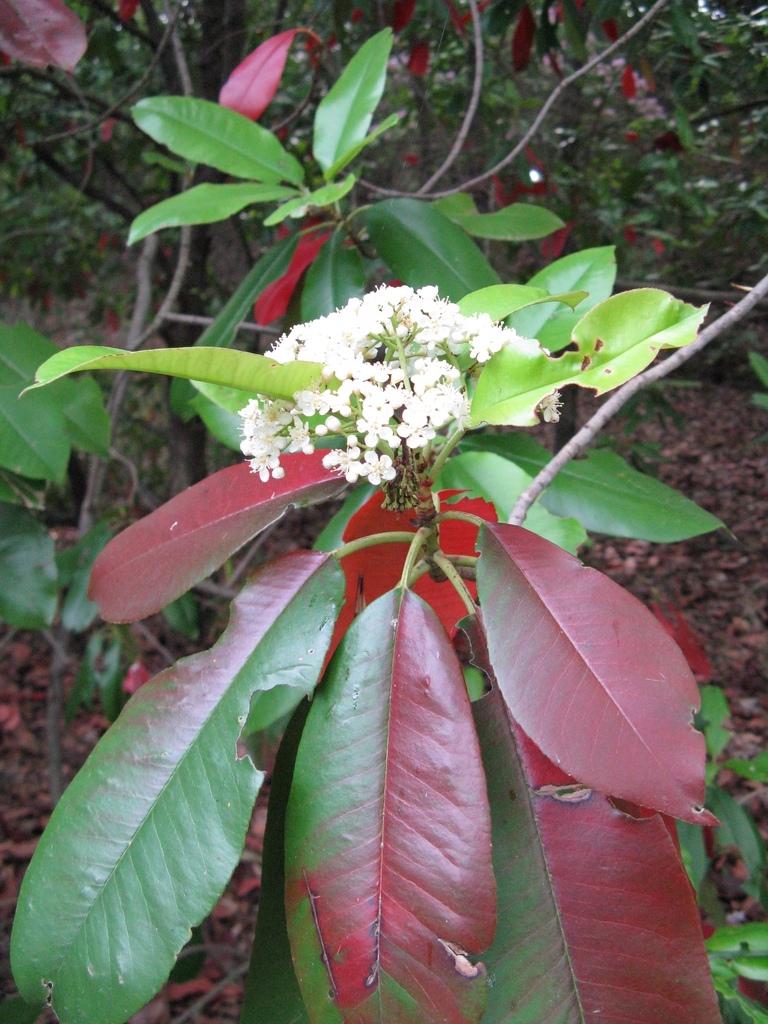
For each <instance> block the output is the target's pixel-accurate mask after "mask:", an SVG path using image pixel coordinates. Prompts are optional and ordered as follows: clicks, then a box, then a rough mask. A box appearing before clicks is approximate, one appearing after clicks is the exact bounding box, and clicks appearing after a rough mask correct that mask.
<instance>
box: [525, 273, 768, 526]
mask: <svg viewBox="0 0 768 1024" xmlns="http://www.w3.org/2000/svg"><path fill="white" fill-rule="evenodd" d="M764 295H768V274H766V275H765V277H763V278H762V279H761V280H760V281H758V283H757V284H756V285H755V287H754V288H753V289H752V291H750V292H749V293H748V294H747V295H745V296H744V298H743V299H742V300H741V302H738V303H736V305H735V306H732V307H731V309H729V310H728V312H727V313H723V315H722V316H721V317H718V319H717V320H715V322H714V323H711V324H710V325H709V327H706V328H705V329H704V330H703V331H702V332H701V334H700V335H699V336H698V338H697V339H696V341H694V342H693V344H691V345H687V346H686V347H685V348H681V349H678V350H677V352H675V353H674V355H671V356H669V358H668V359H665V360H664V362H662V363H658V364H657V365H656V366H653V367H651V369H650V370H646V371H645V373H641V374H639V375H638V376H637V377H633V379H632V380H630V381H628V382H627V383H626V384H625V385H624V386H623V387H621V388H619V390H618V391H617V392H616V393H615V394H613V395H612V396H611V397H610V398H609V399H608V401H607V402H604V403H603V405H601V406H600V408H599V409H598V410H597V412H596V413H595V415H594V416H592V417H591V419H589V420H588V421H587V422H586V423H585V424H584V426H583V427H582V428H581V430H579V431H578V432H577V433H576V434H574V435H573V437H572V438H571V440H570V441H569V442H568V443H567V444H566V445H564V446H563V447H562V448H561V449H560V451H559V452H558V453H557V455H555V456H554V457H553V458H552V459H551V460H550V461H549V462H548V463H547V464H546V466H545V467H544V468H543V469H542V470H541V472H539V473H538V474H537V475H536V476H535V477H534V479H533V481H532V482H531V483H530V484H529V485H528V487H526V489H525V490H524V491H523V493H522V494H521V495H520V497H519V498H518V499H517V502H516V503H515V507H514V509H513V510H512V515H511V516H510V517H509V522H510V523H512V525H513V526H520V525H522V523H523V522H524V521H525V517H526V515H527V514H528V510H529V509H530V507H531V505H532V504H533V503H534V501H536V499H537V498H538V496H539V495H540V494H541V492H542V491H543V490H544V489H545V488H546V487H548V486H549V485H550V484H551V483H552V481H553V480H554V479H555V477H556V476H557V474H558V473H559V472H560V470H561V469H562V468H563V466H565V465H567V464H568V463H569V462H570V461H571V459H573V458H575V457H576V456H577V455H579V454H580V453H581V452H582V451H583V450H584V449H585V448H586V447H587V445H588V444H590V443H591V442H592V440H593V439H594V437H595V435H596V434H597V433H598V432H599V431H600V430H602V429H603V427H604V426H605V424H606V423H607V422H608V421H609V420H610V419H611V418H612V417H613V416H615V415H616V413H617V412H618V411H619V409H621V407H622V406H623V405H625V404H626V403H627V402H628V401H629V399H630V398H632V396H633V395H636V394H637V392H638V391H641V390H642V389H643V388H644V387H647V385H648V384H652V383H654V381H657V380H661V378H662V377H666V376H667V374H670V373H672V371H673V370H676V369H677V368H678V366H682V365H683V363H685V362H687V361H688V360H689V359H690V358H691V357H692V356H695V355H696V353H697V352H700V351H701V350H702V349H703V348H704V346H705V345H708V344H709V342H710V341H712V339H713V338H716V337H717V336H718V335H719V334H722V332H723V331H724V330H726V329H727V328H728V327H732V326H733V325H734V324H736V323H738V322H739V320H742V319H743V318H744V317H745V316H746V315H747V313H749V312H750V310H752V309H754V307H755V306H756V305H757V304H758V302H759V301H760V299H761V298H762V297H763V296H764Z"/></svg>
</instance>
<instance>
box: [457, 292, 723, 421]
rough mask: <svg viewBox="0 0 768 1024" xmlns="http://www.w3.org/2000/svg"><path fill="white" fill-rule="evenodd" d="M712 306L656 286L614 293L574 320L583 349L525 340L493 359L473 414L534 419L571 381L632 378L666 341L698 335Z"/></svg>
mask: <svg viewBox="0 0 768 1024" xmlns="http://www.w3.org/2000/svg"><path fill="white" fill-rule="evenodd" d="M707 309H708V307H707V306H702V307H700V308H696V307H695V306H689V305H687V304H686V303H684V302H681V301H680V299H675V298H673V297H672V296H671V295H669V293H668V292H663V291H660V290H658V289H656V288H638V289H637V290H636V291H631V292H622V293H621V294H619V295H614V296H612V297H611V298H609V299H606V300H605V301H604V302H601V303H600V304H599V305H598V306H595V307H594V308H593V309H591V310H590V311H589V312H588V313H587V314H586V315H585V316H584V317H582V319H581V320H580V321H579V322H578V324H577V325H576V326H575V327H574V329H573V332H572V335H571V338H572V340H573V342H574V344H575V346H576V350H575V351H570V352H566V353H564V354H563V355H561V356H559V357H551V356H549V355H548V354H547V352H545V351H544V350H543V349H542V347H541V345H540V344H537V343H536V342H533V341H530V340H528V339H525V338H521V339H518V341H516V342H515V343H513V344H511V345H508V346H507V347H506V348H504V349H502V350H501V352H497V353H496V355H494V356H493V357H492V358H491V360H490V362H489V363H488V364H487V365H486V367H485V369H484V370H483V372H482V373H481V374H480V378H479V379H478V382H477V388H476V389H475V396H474V398H473V400H472V421H473V423H475V424H480V423H512V424H514V425H515V426H521V427H525V426H534V425H535V424H536V423H538V417H537V415H536V409H537V408H538V405H539V403H540V402H541V401H542V400H543V399H544V398H547V397H548V396H550V395H552V394H554V392H555V391H556V390H557V389H558V388H562V387H563V386H564V385H566V384H578V385H579V387H583V388H592V389H593V390H594V392H595V394H597V395H602V394H603V393H604V392H605V391H611V390H612V389H613V388H616V387H619V385H621V384H624V383H626V381H628V380H630V379H631V378H632V377H634V376H636V375H637V374H638V373H640V372H641V370H644V369H645V367H646V366H648V364H649V363H651V362H652V361H653V360H654V359H655V358H656V356H657V354H658V353H659V352H660V351H661V350H662V349H665V348H680V347H681V346H683V345H690V344H691V342H693V341H695V340H696V335H697V333H698V329H699V326H700V325H701V322H702V320H703V319H704V317H705V316H706V313H707Z"/></svg>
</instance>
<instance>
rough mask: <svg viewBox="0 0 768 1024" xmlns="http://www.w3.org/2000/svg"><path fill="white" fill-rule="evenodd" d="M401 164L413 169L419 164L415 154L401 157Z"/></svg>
mask: <svg viewBox="0 0 768 1024" xmlns="http://www.w3.org/2000/svg"><path fill="white" fill-rule="evenodd" d="M403 162H404V163H406V164H408V166H409V167H415V166H416V164H417V163H418V162H419V158H418V156H417V154H416V153H406V154H405V156H404V157H403Z"/></svg>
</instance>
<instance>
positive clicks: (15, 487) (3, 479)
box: [0, 469, 45, 511]
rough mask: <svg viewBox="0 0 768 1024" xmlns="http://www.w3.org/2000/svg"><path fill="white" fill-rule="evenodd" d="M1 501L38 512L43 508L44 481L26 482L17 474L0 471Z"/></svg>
mask: <svg viewBox="0 0 768 1024" xmlns="http://www.w3.org/2000/svg"><path fill="white" fill-rule="evenodd" d="M1 501H5V502H7V503H8V504H9V505H23V506H24V508H28V509H36V510H37V511H39V510H40V509H42V508H43V507H44V506H45V480H28V479H26V478H25V477H23V476H19V475H18V474H17V473H9V472H8V470H6V469H0V502H1Z"/></svg>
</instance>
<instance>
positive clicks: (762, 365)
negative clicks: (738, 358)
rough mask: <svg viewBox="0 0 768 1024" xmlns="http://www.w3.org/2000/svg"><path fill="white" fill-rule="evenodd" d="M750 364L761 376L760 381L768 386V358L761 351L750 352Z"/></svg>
mask: <svg viewBox="0 0 768 1024" xmlns="http://www.w3.org/2000/svg"><path fill="white" fill-rule="evenodd" d="M749 365H750V366H751V367H752V369H753V370H754V371H755V373H756V374H757V376H758V377H759V378H760V383H761V384H765V386H766V387H767V388H768V359H766V358H765V356H761V355H760V353H759V352H750V353H749Z"/></svg>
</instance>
